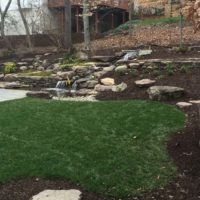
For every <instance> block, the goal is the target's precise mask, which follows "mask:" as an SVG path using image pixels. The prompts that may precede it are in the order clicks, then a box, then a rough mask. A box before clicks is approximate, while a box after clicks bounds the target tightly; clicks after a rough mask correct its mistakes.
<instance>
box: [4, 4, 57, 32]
mask: <svg viewBox="0 0 200 200" xmlns="http://www.w3.org/2000/svg"><path fill="white" fill-rule="evenodd" d="M22 9H23V13H24V16H25V18H26V20H27V22H28V25H29V28H30V32H31V34H43V33H49V32H52V31H54V32H55V31H56V30H58V15H57V12H56V10H50V9H49V8H48V0H41V5H37V6H30V4H27V5H26V6H23V7H22ZM5 34H6V35H25V34H26V31H25V28H24V25H23V23H22V20H21V16H20V13H19V11H18V9H17V7H12V9H11V10H9V11H8V15H7V19H6V24H5Z"/></svg>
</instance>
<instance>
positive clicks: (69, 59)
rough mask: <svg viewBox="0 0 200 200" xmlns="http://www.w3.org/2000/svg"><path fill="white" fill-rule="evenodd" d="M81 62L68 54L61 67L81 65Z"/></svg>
mask: <svg viewBox="0 0 200 200" xmlns="http://www.w3.org/2000/svg"><path fill="white" fill-rule="evenodd" d="M80 63H81V61H80V60H79V59H78V58H76V56H74V55H73V54H67V55H66V56H65V57H64V59H63V60H62V62H61V65H67V64H75V65H76V64H80Z"/></svg>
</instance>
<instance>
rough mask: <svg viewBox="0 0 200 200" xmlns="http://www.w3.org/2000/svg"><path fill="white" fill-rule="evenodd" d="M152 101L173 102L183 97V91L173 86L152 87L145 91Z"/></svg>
mask: <svg viewBox="0 0 200 200" xmlns="http://www.w3.org/2000/svg"><path fill="white" fill-rule="evenodd" d="M147 93H148V94H149V98H150V99H152V100H158V101H160V100H173V99H177V98H180V97H182V96H183V95H184V93H185V91H184V89H183V88H180V87H173V86H152V87H150V88H149V89H148V90H147Z"/></svg>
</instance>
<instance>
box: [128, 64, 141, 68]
mask: <svg viewBox="0 0 200 200" xmlns="http://www.w3.org/2000/svg"><path fill="white" fill-rule="evenodd" d="M128 65H129V67H130V68H138V67H139V66H140V64H139V63H129V64H128Z"/></svg>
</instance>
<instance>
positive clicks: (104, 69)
mask: <svg viewBox="0 0 200 200" xmlns="http://www.w3.org/2000/svg"><path fill="white" fill-rule="evenodd" d="M114 69H115V66H114V65H111V66H109V67H104V68H103V71H105V72H112V71H113V70H114Z"/></svg>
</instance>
